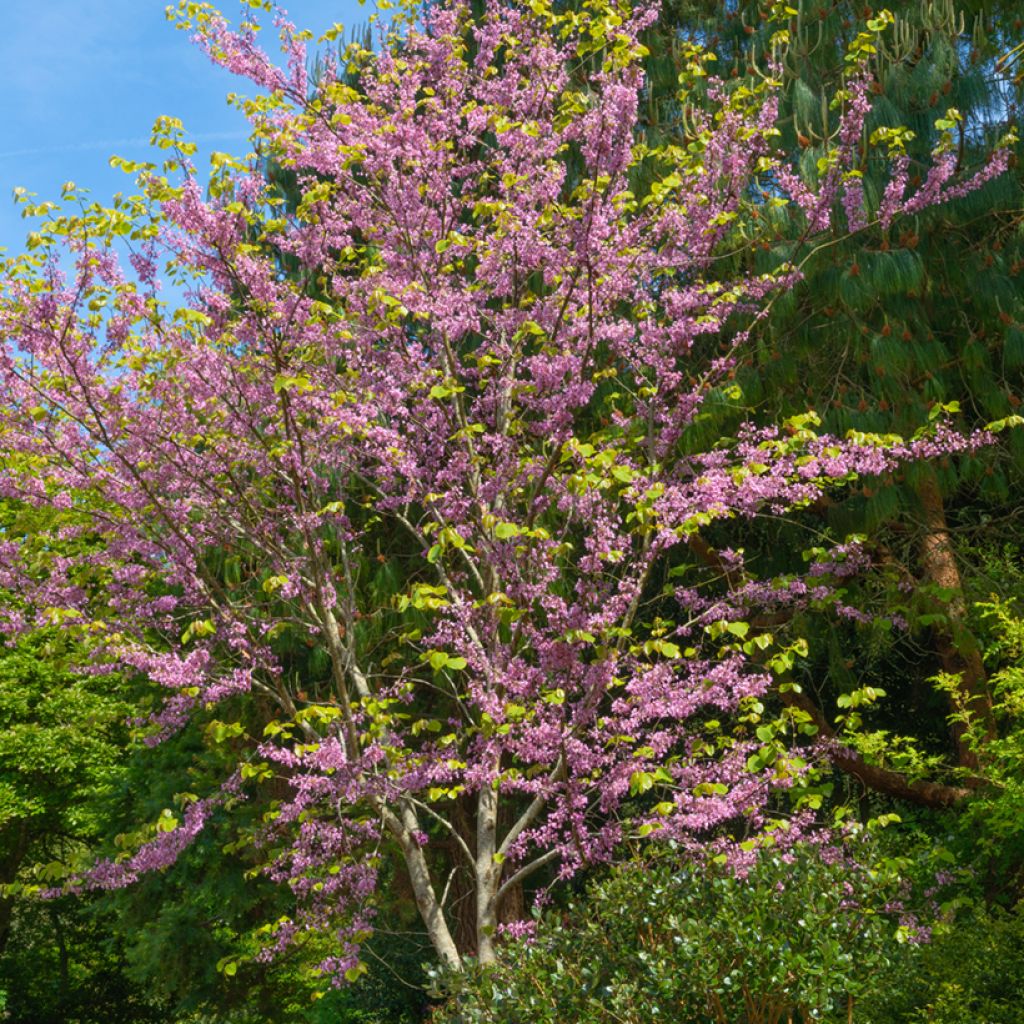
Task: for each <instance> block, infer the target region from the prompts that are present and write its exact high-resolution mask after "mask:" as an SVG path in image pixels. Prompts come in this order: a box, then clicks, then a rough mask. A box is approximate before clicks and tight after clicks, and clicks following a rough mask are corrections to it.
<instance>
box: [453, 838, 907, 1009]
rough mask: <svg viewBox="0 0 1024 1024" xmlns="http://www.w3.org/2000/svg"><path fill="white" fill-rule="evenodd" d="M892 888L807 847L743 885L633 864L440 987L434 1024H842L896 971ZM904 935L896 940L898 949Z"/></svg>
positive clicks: (766, 863)
mask: <svg viewBox="0 0 1024 1024" xmlns="http://www.w3.org/2000/svg"><path fill="white" fill-rule="evenodd" d="M899 884H900V883H899V879H898V878H897V876H896V875H895V874H894V873H892V872H887V871H884V870H872V871H868V870H866V869H865V870H853V871H851V868H850V865H849V863H847V862H846V861H845V860H843V862H841V863H840V862H830V861H829V860H828V859H827V858H826V859H823V858H822V857H821V856H819V854H818V852H817V851H816V850H814V849H812V848H809V847H798V848H796V849H795V850H794V851H792V852H791V853H790V854H780V853H774V854H772V855H770V856H769V855H766V856H764V857H763V858H762V859H761V860H760V861H759V862H758V863H757V864H756V865H755V866H754V867H753V868H752V869H751V870H750V871H749V873H747V874H746V875H745V876H742V877H740V876H737V875H735V874H733V873H731V872H730V871H729V870H727V869H725V868H721V867H715V866H704V867H701V868H699V869H698V868H695V867H693V866H685V865H680V864H679V863H675V864H673V863H671V862H670V861H669V860H668V859H667V858H666V859H663V860H662V861H661V862H658V863H654V864H631V865H627V866H625V867H622V868H620V869H617V870H616V871H614V872H613V873H612V874H611V875H610V876H609V877H608V878H607V879H606V880H605V881H603V882H600V883H599V884H597V885H595V886H593V887H592V888H591V890H590V891H589V893H588V896H587V899H586V901H585V902H584V903H582V904H581V905H580V906H578V907H572V908H570V909H569V911H568V912H567V913H565V914H564V915H558V914H549V915H546V916H545V917H544V918H543V919H542V920H541V921H540V922H539V926H538V931H537V935H536V938H535V940H534V941H532V942H522V941H520V942H516V943H511V944H509V945H507V946H506V947H505V948H504V950H503V952H502V955H501V957H500V959H499V963H498V964H497V966H495V967H493V968H490V969H487V970H479V969H478V970H476V971H472V972H469V973H468V974H466V975H465V976H462V977H459V978H456V979H449V981H448V984H449V986H450V990H451V992H452V995H451V998H450V999H449V1001H448V1003H447V1005H446V1006H445V1007H443V1008H442V1009H441V1010H440V1011H439V1012H438V1015H437V1017H436V1018H435V1019H436V1020H437V1021H438V1022H439V1024H442V1022H443V1024H568V1022H573V1024H651V1022H656V1021H666V1022H673V1024H675V1022H679V1024H777V1022H782V1021H789V1020H792V1021H794V1022H795V1021H798V1020H801V1021H804V1022H810V1021H828V1020H842V1021H844V1022H845V1021H846V1019H847V1014H848V1011H849V1010H850V1008H851V1007H855V1006H856V1004H857V1002H858V1001H859V999H860V998H861V996H863V995H865V994H866V993H867V992H868V991H869V990H870V989H871V987H872V985H873V984H874V983H875V979H877V977H878V976H879V974H880V973H881V972H886V971H888V969H889V968H890V967H891V965H892V964H893V963H894V959H895V958H898V957H899V954H900V946H899V944H898V943H897V941H896V939H897V937H899V935H900V933H901V927H902V926H901V925H900V923H899V921H898V920H897V919H896V918H897V917H898V910H897V903H898V901H897V900H896V890H897V888H898V886H899ZM906 934H907V932H906V929H905V928H904V929H903V936H904V937H906Z"/></svg>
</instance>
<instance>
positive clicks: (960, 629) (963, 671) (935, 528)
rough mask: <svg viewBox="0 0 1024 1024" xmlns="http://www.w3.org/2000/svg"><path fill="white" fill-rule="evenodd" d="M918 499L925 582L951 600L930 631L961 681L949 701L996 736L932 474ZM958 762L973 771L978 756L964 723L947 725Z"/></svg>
mask: <svg viewBox="0 0 1024 1024" xmlns="http://www.w3.org/2000/svg"><path fill="white" fill-rule="evenodd" d="M917 496H918V500H919V501H920V502H921V510H922V513H923V516H924V527H925V532H924V536H923V537H922V539H921V548H920V559H921V569H922V572H923V575H924V579H925V580H926V581H927V582H928V583H930V584H932V585H934V586H938V587H941V588H942V589H943V590H945V591H946V592H947V593H948V594H949V595H950V596H949V599H948V601H947V602H946V603H944V604H943V605H942V606H941V611H942V613H943V614H944V615H945V617H946V619H947V622H948V625H940V626H938V627H936V628H935V631H934V633H935V640H936V647H937V650H938V654H939V658H940V659H941V661H942V668H943V671H944V672H946V673H948V674H949V675H951V676H954V677H956V678H958V679H959V680H960V685H959V688H958V690H957V692H956V693H954V694H952V695H951V697H950V701H951V704H952V708H951V711H952V712H953V713H954V714H956V713H957V712H960V711H967V712H969V713H970V715H971V716H972V718H973V719H974V720H975V721H976V722H978V723H979V724H980V725H981V729H982V733H983V735H984V737H985V738H986V739H992V738H994V737H995V736H996V721H995V716H994V714H993V712H992V697H991V694H990V693H989V691H988V685H987V680H986V674H985V666H984V664H983V663H982V660H981V651H980V649H979V647H978V641H977V640H976V639H975V637H974V635H973V633H971V630H970V627H969V625H968V622H967V602H966V599H965V598H964V591H963V580H962V578H961V576H960V567H959V566H958V565H957V562H956V552H955V550H954V548H953V541H952V538H951V537H950V535H949V526H948V524H947V522H946V510H945V507H944V505H943V501H942V494H941V492H940V491H939V483H938V480H937V479H936V477H935V473H934V472H933V471H931V470H930V469H929V470H927V471H926V476H925V478H924V481H923V483H921V484H920V485H919V486H918V488H917ZM952 732H953V742H954V743H955V744H956V752H957V759H958V761H959V763H960V765H961V766H962V767H964V768H970V769H975V770H976V769H977V768H978V756H977V753H976V752H975V751H974V750H973V749H972V748H971V745H970V742H969V738H968V736H967V729H966V727H965V725H964V723H963V722H960V721H954V722H953V725H952Z"/></svg>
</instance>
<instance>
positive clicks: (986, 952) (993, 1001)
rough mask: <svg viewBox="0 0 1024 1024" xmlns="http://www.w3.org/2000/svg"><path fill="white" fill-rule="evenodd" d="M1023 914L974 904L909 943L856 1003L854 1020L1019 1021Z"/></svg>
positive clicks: (868, 1023)
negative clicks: (932, 934) (966, 914)
mask: <svg viewBox="0 0 1024 1024" xmlns="http://www.w3.org/2000/svg"><path fill="white" fill-rule="evenodd" d="M1022 991H1024V915H1022V914H1021V913H1020V911H1019V910H1017V911H1016V912H1012V913H1008V912H1006V911H999V910H991V911H985V910H978V911H976V912H975V913H974V914H973V915H972V916H971V917H970V918H968V919H967V920H964V921H960V922H958V923H957V925H956V927H955V928H951V929H949V930H948V931H947V932H945V933H944V934H942V935H939V936H937V937H936V939H935V941H934V942H931V943H928V944H927V945H923V946H919V947H916V948H912V949H911V948H908V949H906V950H905V951H904V956H903V957H902V958H900V960H899V961H898V970H896V971H895V972H893V974H892V975H891V976H890V979H889V980H888V981H882V980H881V979H880V981H879V984H877V985H876V986H874V988H873V990H872V991H871V993H870V995H869V997H868V998H867V999H866V1000H865V1002H864V1004H863V1005H862V1006H861V1007H860V1008H859V1010H858V1014H857V1021H858V1024H1024V1002H1022V1000H1021V992H1022Z"/></svg>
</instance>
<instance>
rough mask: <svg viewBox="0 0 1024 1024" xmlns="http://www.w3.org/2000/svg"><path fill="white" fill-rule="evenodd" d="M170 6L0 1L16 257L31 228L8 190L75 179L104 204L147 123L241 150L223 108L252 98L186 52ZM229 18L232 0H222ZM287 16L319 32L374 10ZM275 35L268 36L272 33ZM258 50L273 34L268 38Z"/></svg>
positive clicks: (2, 118)
mask: <svg viewBox="0 0 1024 1024" xmlns="http://www.w3.org/2000/svg"><path fill="white" fill-rule="evenodd" d="M166 4H167V0H4V2H3V10H4V25H3V31H2V32H0V67H2V68H3V70H4V81H3V84H2V86H0V246H6V247H7V248H8V250H9V251H17V250H19V249H20V248H21V243H22V241H23V239H24V236H25V234H26V232H27V231H28V230H29V225H28V224H27V223H26V222H25V221H23V220H22V219H21V217H20V215H19V211H18V209H17V208H16V207H15V205H14V202H13V200H12V199H11V192H12V189H14V188H15V186H19V185H20V186H23V187H25V188H27V189H28V190H29V191H31V192H36V193H38V195H39V197H40V198H42V199H51V198H52V199H57V198H59V196H60V186H61V184H62V183H63V182H65V181H74V182H76V183H77V184H78V185H80V186H86V187H88V188H90V189H91V190H92V196H93V198H94V199H97V200H100V201H107V200H109V198H110V197H111V196H112V195H113V193H114V192H117V191H121V190H125V191H127V190H129V189H130V187H131V179H130V178H128V177H127V176H125V175H124V174H123V173H121V172H120V171H114V170H112V169H111V168H110V167H109V165H108V160H109V158H110V157H111V156H112V155H113V154H115V153H116V154H117V155H118V156H123V157H125V158H127V159H135V160H139V159H147V158H149V150H148V146H147V142H148V139H149V134H150V128H151V127H152V125H153V122H154V121H155V120H156V118H157V117H159V116H160V115H162V114H167V115H171V116H174V117H180V118H181V119H182V120H183V121H184V123H185V129H186V131H187V132H188V133H189V135H190V136H191V137H192V138H193V140H194V141H196V142H198V143H199V146H200V152H199V154H198V156H197V157H196V163H197V165H198V166H199V167H205V165H206V154H208V153H210V152H211V151H213V150H223V151H227V152H245V150H246V145H245V139H246V130H245V129H246V125H245V121H244V119H243V118H242V117H241V115H240V114H238V112H237V111H235V110H234V109H233V108H231V107H229V106H228V105H227V103H226V102H225V96H226V94H227V93H228V92H231V91H236V92H242V93H251V92H252V91H253V90H252V89H251V88H250V87H249V86H247V85H246V84H245V83H243V82H241V81H240V80H238V79H235V78H233V77H232V76H231V75H229V74H227V73H226V72H224V71H221V70H220V69H219V68H215V67H214V66H213V65H212V64H210V62H209V61H208V59H207V58H206V57H205V56H204V55H203V54H202V53H200V52H199V51H198V50H197V49H196V48H195V47H194V46H192V45H191V44H190V43H189V41H188V38H187V36H186V34H185V33H183V32H178V31H175V29H174V28H173V27H172V26H171V24H170V23H169V22H168V21H167V20H166V18H165V17H164V9H165V7H166ZM217 6H219V7H220V9H221V10H222V11H223V13H224V14H225V15H226V16H227V17H228V18H230V19H234V20H235V21H237V18H238V15H239V14H240V11H241V8H240V6H239V4H238V0H223V2H222V3H221V4H219V5H217ZM283 6H285V7H286V8H287V10H288V14H289V15H290V17H291V19H292V20H293V21H294V22H296V24H298V25H299V27H301V28H311V29H313V30H314V31H316V32H317V33H318V34H319V32H320V31H322V30H323V29H325V28H327V27H328V26H329V25H331V24H333V23H334V22H336V21H340V22H342V23H343V24H344V25H345V26H346V28H354V27H356V26H358V25H360V24H362V23H365V21H366V20H367V18H368V16H369V13H370V10H371V8H369V7H362V6H360V5H359V3H358V0H290V2H289V0H284V4H283ZM271 31H272V30H271ZM266 35H267V45H268V46H270V45H271V44H273V43H275V42H276V40H275V38H274V37H273V36H272V35H271V34H270V31H268V32H267V34H266Z"/></svg>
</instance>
